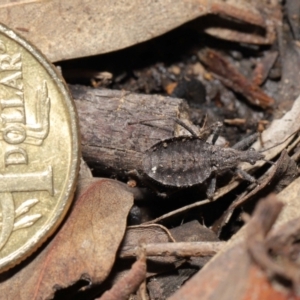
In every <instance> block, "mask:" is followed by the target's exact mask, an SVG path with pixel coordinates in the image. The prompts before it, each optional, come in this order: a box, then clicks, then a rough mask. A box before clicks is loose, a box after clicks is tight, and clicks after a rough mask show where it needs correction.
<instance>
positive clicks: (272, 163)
mask: <svg viewBox="0 0 300 300" xmlns="http://www.w3.org/2000/svg"><path fill="white" fill-rule="evenodd" d="M260 160H262V161H265V162H267V163H269V164H270V165H272V166H273V165H275V163H274V162H273V161H270V160H267V159H264V158H262V159H260Z"/></svg>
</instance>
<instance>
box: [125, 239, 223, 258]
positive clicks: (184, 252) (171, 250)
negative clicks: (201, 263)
mask: <svg viewBox="0 0 300 300" xmlns="http://www.w3.org/2000/svg"><path fill="white" fill-rule="evenodd" d="M224 245H225V242H179V243H157V244H146V245H145V251H146V255H147V256H176V257H191V256H194V257H199V256H209V255H214V254H216V253H217V252H219V251H220V250H221V249H222V248H223V247H224ZM138 249H139V247H135V248H132V249H128V250H121V253H120V257H121V258H125V257H132V256H136V255H137V253H138Z"/></svg>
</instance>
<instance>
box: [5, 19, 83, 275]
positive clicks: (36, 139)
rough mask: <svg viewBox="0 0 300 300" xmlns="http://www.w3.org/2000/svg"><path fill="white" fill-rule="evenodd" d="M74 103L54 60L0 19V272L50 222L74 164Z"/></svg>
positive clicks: (66, 200) (64, 205) (70, 184)
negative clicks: (49, 59)
mask: <svg viewBox="0 0 300 300" xmlns="http://www.w3.org/2000/svg"><path fill="white" fill-rule="evenodd" d="M78 132H79V130H78V123H77V115H76V110H75V106H74V103H73V101H72V98H71V96H70V94H69V92H68V89H67V87H66V85H65V83H64V81H63V79H62V78H61V76H60V75H59V74H58V72H57V71H56V69H55V68H54V66H52V65H51V63H49V62H47V60H46V59H45V58H44V57H43V55H42V54H41V53H40V52H39V51H38V50H37V49H35V47H34V46H32V45H31V44H29V43H28V42H27V41H25V40H24V39H23V38H21V37H20V36H18V35H17V34H16V33H14V32H13V31H12V30H10V29H8V28H7V27H5V26H3V25H0V144H1V145H0V231H1V233H0V272H2V271H5V270H7V269H9V268H10V267H12V266H14V265H16V264H17V263H19V262H20V261H21V260H23V259H24V258H26V257H27V256H28V255H30V254H31V253H32V252H33V251H35V250H36V249H37V248H38V247H39V246H40V245H41V244H42V243H43V242H44V241H45V240H46V239H47V238H48V237H49V236H50V235H51V234H52V233H53V232H54V231H55V229H56V228H57V227H58V225H59V223H60V222H61V221H62V219H63V217H64V215H65V214H66V212H67V209H68V208H69V206H70V203H71V201H72V197H73V194H74V189H75V183H76V178H77V173H78V168H79V138H78Z"/></svg>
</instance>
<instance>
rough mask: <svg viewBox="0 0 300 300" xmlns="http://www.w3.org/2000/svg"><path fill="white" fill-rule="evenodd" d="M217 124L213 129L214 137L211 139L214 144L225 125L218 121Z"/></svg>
mask: <svg viewBox="0 0 300 300" xmlns="http://www.w3.org/2000/svg"><path fill="white" fill-rule="evenodd" d="M215 125H216V127H215V129H214V131H213V138H212V141H211V143H212V145H214V144H215V143H216V141H217V139H218V137H219V136H220V131H221V128H222V126H223V125H222V123H221V122H217V123H216V124H215Z"/></svg>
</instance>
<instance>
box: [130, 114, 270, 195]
mask: <svg viewBox="0 0 300 300" xmlns="http://www.w3.org/2000/svg"><path fill="white" fill-rule="evenodd" d="M156 120H161V119H152V120H144V121H139V122H131V123H128V124H129V125H133V124H145V125H148V124H146V122H151V121H156ZM172 120H174V121H175V122H176V123H178V124H179V125H181V126H182V127H184V128H185V129H186V130H188V131H189V132H190V133H191V136H179V137H173V138H169V139H165V140H162V141H160V142H158V143H156V144H155V145H153V146H152V147H150V148H149V149H147V150H146V151H145V152H144V154H143V157H142V166H143V170H142V171H143V174H144V175H146V176H147V177H149V178H150V179H152V180H154V181H155V182H158V183H160V184H162V185H165V186H169V187H179V188H182V187H190V186H193V185H197V184H201V183H204V182H205V181H208V188H207V191H206V194H207V197H208V198H209V199H212V197H213V194H214V192H215V189H216V177H217V175H218V174H220V173H221V172H223V171H226V170H233V171H234V172H235V173H236V174H238V175H239V176H240V177H242V178H243V179H245V180H248V181H250V182H256V179H255V178H254V177H253V176H251V175H250V174H248V173H247V172H245V171H243V170H241V169H239V168H238V164H239V163H240V162H248V163H250V164H252V165H254V164H255V163H256V162H257V161H258V160H264V157H265V156H264V155H263V154H262V153H260V152H258V151H256V150H254V149H253V148H250V149H248V150H244V149H245V148H248V147H249V146H250V145H251V144H252V143H253V142H254V141H255V140H256V139H257V137H258V134H253V135H251V136H249V137H248V138H246V139H244V140H242V141H240V142H239V143H237V144H236V145H234V146H233V147H232V148H229V147H228V148H225V147H221V146H218V145H215V142H216V141H217V139H218V136H219V130H220V127H221V126H222V124H221V123H219V122H218V123H217V124H216V128H215V130H214V133H213V139H212V143H211V144H210V143H208V142H206V141H204V140H203V139H201V137H199V136H198V135H197V134H196V133H195V132H194V130H192V129H191V128H189V127H188V126H187V125H186V124H185V123H183V122H182V121H181V120H179V119H172ZM135 174H137V173H136V172H135Z"/></svg>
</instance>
